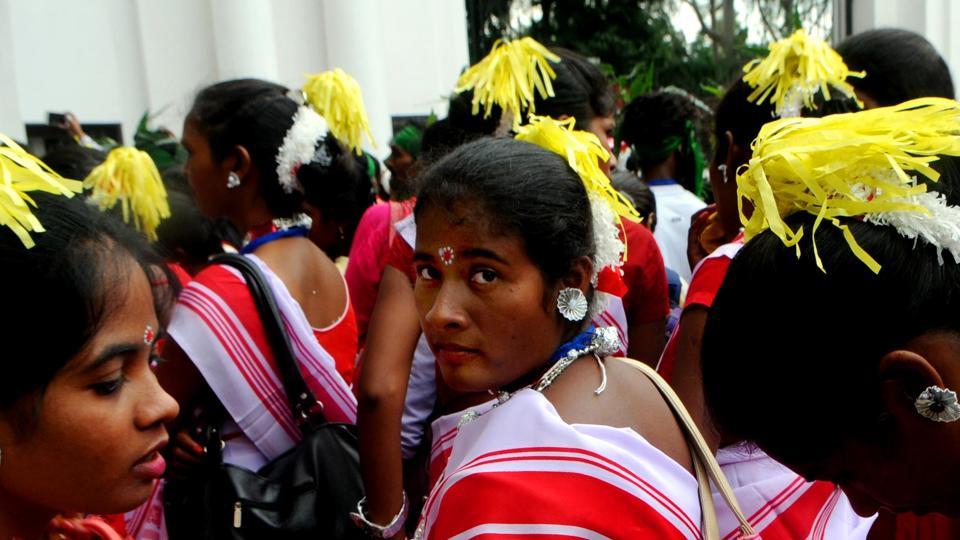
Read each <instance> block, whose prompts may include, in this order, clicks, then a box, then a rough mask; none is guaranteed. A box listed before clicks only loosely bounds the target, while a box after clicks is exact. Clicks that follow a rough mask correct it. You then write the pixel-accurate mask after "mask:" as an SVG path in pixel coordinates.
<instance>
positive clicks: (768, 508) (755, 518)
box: [723, 476, 805, 540]
mask: <svg viewBox="0 0 960 540" xmlns="http://www.w3.org/2000/svg"><path fill="white" fill-rule="evenodd" d="M804 483H805V482H804V480H803V478H800V477H799V476H798V477H796V478H794V480H793V481H792V482H790V483H789V484H787V487H785V488H783V490H781V491H780V493H778V494H777V495H775V496H774V497H773V498H771V499H770V500H769V501H767V502H766V503H765V504H764V505H763V506H761V507H760V508H759V509H757V511H756V512H754V513H753V515H752V516H750V517H748V518H747V521H748V522H749V523H750V524H751V525H756V524H757V523H758V522H759V521H760V520H762V519H763V518H764V517H766V515H767V514H769V513H770V512H772V511H773V509H774V507H775V506H776V505H779V504H780V503H781V502H783V500H784V499H786V498H787V497H789V496H790V495H792V494H793V493H795V492H796V491H797V490H798V489H800V488H801V487H803V485H804ZM737 534H739V530H737V531H733V532H731V533H730V534H728V535H727V536H725V537H723V540H732V539H733V538H735V537H736V535H737Z"/></svg>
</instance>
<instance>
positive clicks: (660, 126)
mask: <svg viewBox="0 0 960 540" xmlns="http://www.w3.org/2000/svg"><path fill="white" fill-rule="evenodd" d="M701 123H702V114H701V112H700V110H699V109H698V108H697V106H696V104H694V102H693V100H691V99H690V98H688V97H686V96H683V95H680V94H678V93H676V92H665V91H659V92H650V93H647V94H644V95H642V96H638V97H636V98H635V99H634V100H633V101H631V102H630V103H629V104H628V105H627V106H626V107H625V108H624V110H623V117H622V120H621V121H620V137H621V139H623V140H624V141H626V142H627V144H629V145H630V146H632V147H633V149H634V151H633V154H632V155H636V161H635V163H636V165H639V167H640V168H641V169H643V168H647V167H651V166H654V165H657V164H659V163H661V162H663V161H664V160H666V159H667V158H668V157H670V154H672V153H674V152H676V155H677V172H676V175H677V178H675V180H676V181H677V182H679V183H680V185H681V186H683V187H684V189H686V190H687V191H690V192H693V193H696V191H697V179H696V178H695V177H694V175H695V173H696V167H695V160H694V157H695V156H694V153H693V148H692V147H691V145H690V144H687V131H688V127H687V126H688V125H689V126H691V127H692V128H693V130H694V137H697V136H698V132H699V127H700V125H701ZM670 137H679V138H680V141H681V145H680V147H678V148H676V149H674V150H670V151H668V152H663V151H662V150H663V148H664V144H665V141H666V140H667V139H668V138H670ZM697 142H699V141H697ZM631 157H632V156H631Z"/></svg>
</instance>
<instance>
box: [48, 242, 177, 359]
mask: <svg viewBox="0 0 960 540" xmlns="http://www.w3.org/2000/svg"><path fill="white" fill-rule="evenodd" d="M102 271H103V275H102V277H101V279H102V285H101V287H102V288H103V291H104V292H103V294H104V295H105V296H104V298H103V302H104V309H103V314H102V321H101V324H100V326H99V328H97V330H96V333H95V334H94V335H93V336H92V337H91V338H90V341H89V342H88V343H87V346H86V347H84V348H83V350H81V351H80V353H79V354H78V355H76V356H75V357H74V358H72V359H71V360H70V361H69V362H68V363H67V365H66V366H65V371H72V370H75V369H82V368H83V366H84V365H86V364H87V363H88V362H89V361H90V360H92V359H93V357H95V356H96V355H97V354H98V353H99V352H100V351H102V350H103V349H105V348H106V347H109V346H111V345H112V344H114V343H117V342H130V343H139V342H141V341H142V340H143V336H144V331H145V329H146V327H147V326H148V325H149V326H151V328H152V329H153V330H154V332H155V331H156V330H157V328H158V322H157V314H156V308H155V306H154V298H153V290H152V288H151V286H150V281H149V280H148V279H147V275H146V273H145V272H144V271H143V269H142V268H141V267H140V265H139V264H137V263H136V261H134V260H133V258H132V257H129V256H125V257H122V258H117V259H116V262H111V263H108V264H105V265H103V270H102Z"/></svg>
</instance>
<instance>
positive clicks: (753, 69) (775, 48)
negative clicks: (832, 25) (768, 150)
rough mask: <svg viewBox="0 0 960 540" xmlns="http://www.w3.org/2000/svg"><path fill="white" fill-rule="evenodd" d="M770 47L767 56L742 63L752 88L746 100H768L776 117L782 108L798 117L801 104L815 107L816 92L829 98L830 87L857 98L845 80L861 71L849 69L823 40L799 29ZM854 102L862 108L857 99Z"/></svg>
mask: <svg viewBox="0 0 960 540" xmlns="http://www.w3.org/2000/svg"><path fill="white" fill-rule="evenodd" d="M769 50H770V54H768V55H767V57H766V58H764V59H756V60H752V61H750V62H748V63H747V65H745V66H743V72H744V73H746V75H744V76H743V80H744V82H746V83H747V84H749V85H750V86H751V87H753V88H754V91H753V93H751V94H750V96H749V97H747V100H749V101H751V102H755V103H757V104H758V105H759V104H761V103H763V101H764V100H765V99H769V100H770V102H771V103H773V104H774V107H775V112H776V114H777V116H784V114H783V112H784V111H788V112H791V114H790V115H791V116H798V115H799V109H800V104H801V103H802V104H803V106H804V107H806V108H808V109H814V108H816V106H815V104H814V102H813V98H814V96H815V95H816V93H817V91H820V92H823V97H824V98H825V99H830V88H831V87H833V88H835V89H836V90H838V91H840V92H841V93H843V94H845V95H846V96H847V97H850V98H853V99H856V95H855V94H854V92H853V87H852V86H850V84H849V83H848V82H847V81H846V79H847V77H863V76H864V72H862V71H861V72H851V71H850V70H849V69H848V68H847V65H846V64H845V63H844V62H843V59H842V58H841V57H840V55H839V54H837V52H836V51H834V50H833V49H831V48H830V45H828V44H827V43H826V42H825V41H823V40H822V39H818V38H815V37H811V36H808V35H807V33H806V31H804V30H803V29H802V28H801V29H800V30H797V31H796V32H794V33H793V35H792V36H790V37H789V38H786V39H781V40H780V41H776V42H774V43H771V44H770V47H769ZM857 103H858V104H859V105H860V106H861V107H863V103H861V102H860V100H859V99H857ZM791 110H792V111H791Z"/></svg>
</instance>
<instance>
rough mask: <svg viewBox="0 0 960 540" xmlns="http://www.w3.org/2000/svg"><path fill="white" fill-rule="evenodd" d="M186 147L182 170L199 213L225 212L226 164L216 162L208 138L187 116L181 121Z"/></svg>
mask: <svg viewBox="0 0 960 540" xmlns="http://www.w3.org/2000/svg"><path fill="white" fill-rule="evenodd" d="M181 142H182V143H183V146H184V148H185V149H186V150H187V163H186V164H185V165H184V172H185V173H186V175H187V181H188V182H190V187H191V188H192V189H193V193H194V198H195V199H196V201H197V208H199V209H200V213H202V214H203V215H205V216H207V217H212V218H217V217H223V216H225V215H227V204H226V203H227V201H230V200H231V199H232V197H231V196H230V195H231V194H230V188H228V187H227V175H228V174H229V173H230V170H229V168H228V167H226V166H225V165H224V164H223V163H220V162H217V160H215V159H214V157H213V155H212V153H211V151H210V141H209V140H208V139H207V136H206V135H204V134H203V133H202V132H201V131H200V130H199V128H198V127H197V125H196V122H194V121H193V120H192V119H190V118H189V117H188V118H187V119H186V120H185V121H184V123H183V139H182V140H181Z"/></svg>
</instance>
